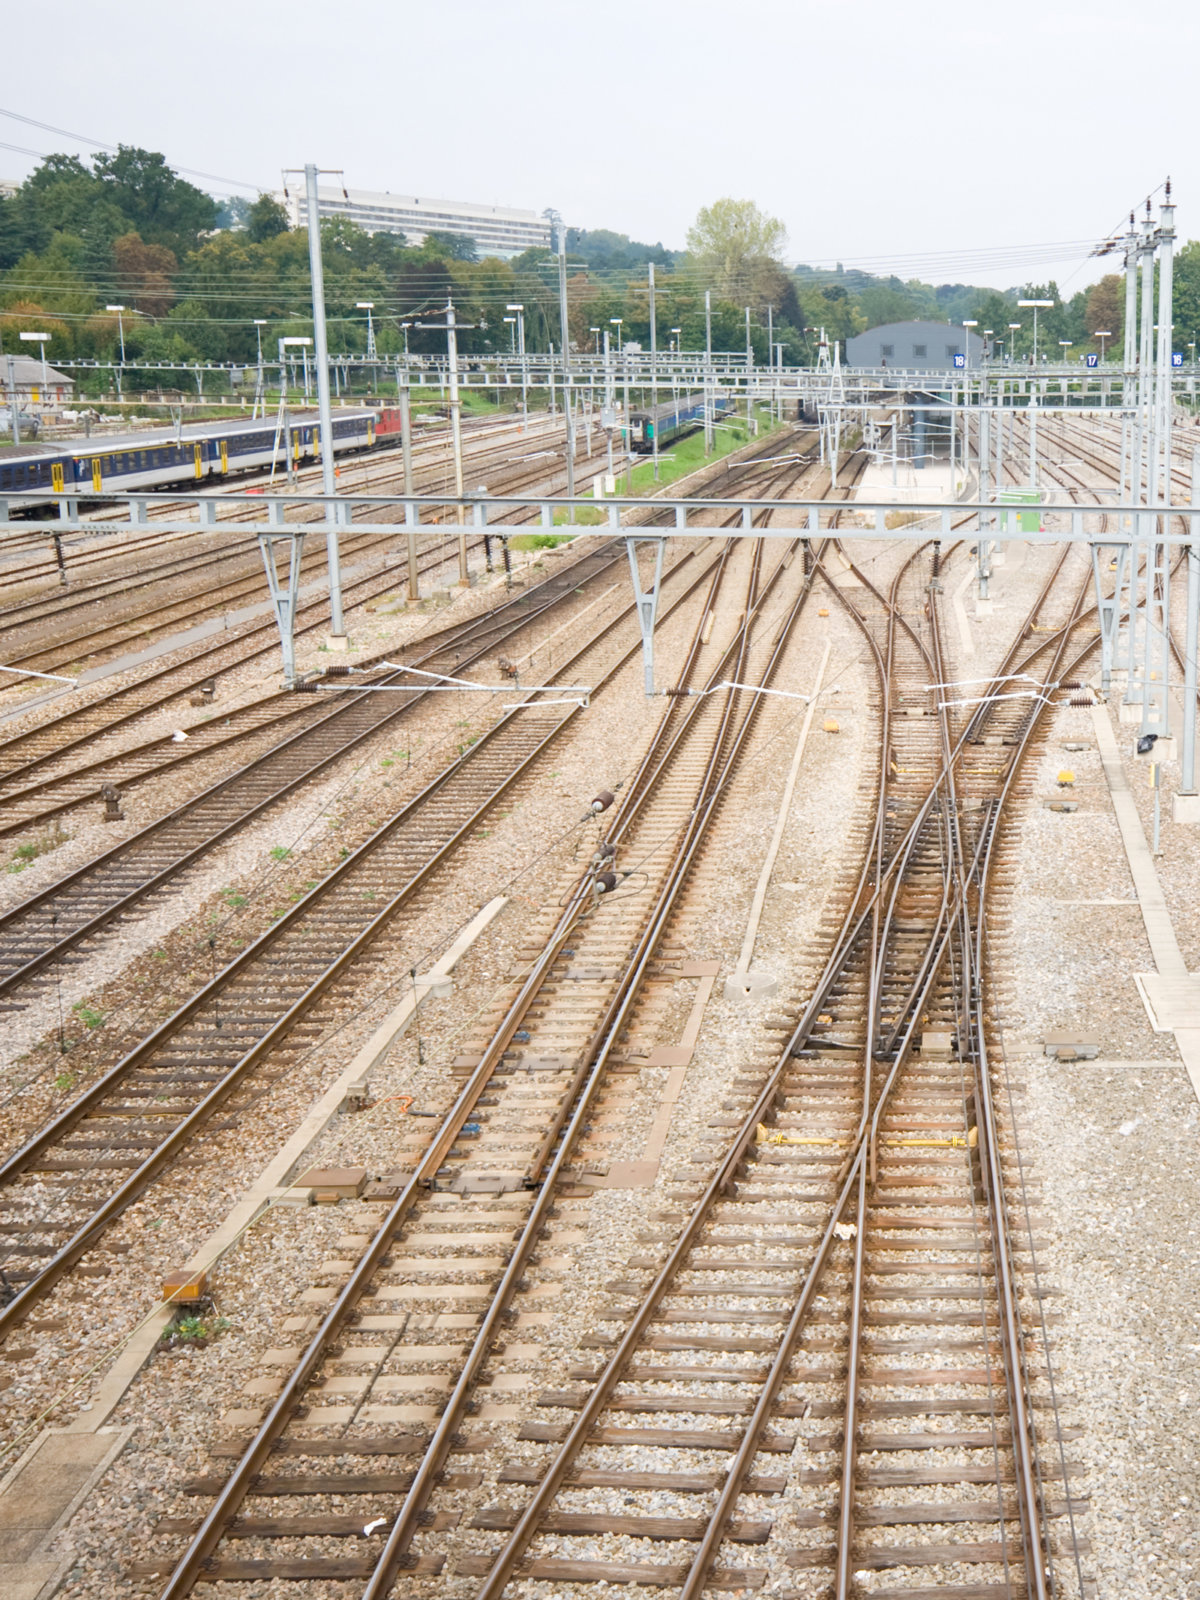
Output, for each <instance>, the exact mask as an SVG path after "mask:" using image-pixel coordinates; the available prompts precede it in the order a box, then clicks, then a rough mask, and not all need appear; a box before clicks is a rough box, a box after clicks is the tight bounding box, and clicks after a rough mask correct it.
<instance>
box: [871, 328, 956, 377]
mask: <svg viewBox="0 0 1200 1600" xmlns="http://www.w3.org/2000/svg"><path fill="white" fill-rule="evenodd" d="M964 334H966V335H967V337H968V338H969V339H970V341H971V344H970V349H969V350H968V351H967V359H968V360H969V361H970V363H971V365H972V366H973V367H975V366H978V365H979V363H980V362H981V361H982V360H983V350H984V344H983V340H982V339H981V338H980V337H979V335H978V334H977V333H976V332H975V331H974V329H972V328H964V327H963V326H962V324H961V323H958V324H955V323H952V322H887V323H884V325H883V326H882V327H881V328H868V329H867V331H866V333H857V334H855V336H854V337H853V338H852V339H847V340H846V360H847V362H848V363H849V365H850V366H852V367H882V366H888V367H909V368H917V369H918V370H919V371H921V372H952V371H953V370H954V357H955V356H956V355H961V354H962V353H963V335H964Z"/></svg>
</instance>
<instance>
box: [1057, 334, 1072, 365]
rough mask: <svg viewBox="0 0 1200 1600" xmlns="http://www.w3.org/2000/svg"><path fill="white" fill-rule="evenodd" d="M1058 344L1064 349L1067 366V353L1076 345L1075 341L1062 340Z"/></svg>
mask: <svg viewBox="0 0 1200 1600" xmlns="http://www.w3.org/2000/svg"><path fill="white" fill-rule="evenodd" d="M1058 343H1059V346H1060V348H1061V349H1062V353H1063V364H1064V365H1065V364H1066V360H1067V351H1068V350H1069V349H1070V348H1071V346H1072V345H1073V344H1074V343H1075V341H1074V339H1060V340H1059V341H1058Z"/></svg>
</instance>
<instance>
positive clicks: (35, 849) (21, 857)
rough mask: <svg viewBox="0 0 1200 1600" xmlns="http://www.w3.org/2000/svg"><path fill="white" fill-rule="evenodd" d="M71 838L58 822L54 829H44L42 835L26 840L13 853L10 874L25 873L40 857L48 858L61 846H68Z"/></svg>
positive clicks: (35, 835) (9, 868)
mask: <svg viewBox="0 0 1200 1600" xmlns="http://www.w3.org/2000/svg"><path fill="white" fill-rule="evenodd" d="M70 838H71V835H70V834H69V833H65V832H64V831H63V829H62V828H60V827H59V825H58V823H57V822H56V823H55V824H54V826H53V827H52V828H43V829H42V831H41V833H35V834H34V836H33V838H32V839H26V841H25V843H24V844H19V845H18V846H17V848H16V849H15V850H14V851H13V855H12V860H11V861H10V862H9V863H8V870H9V871H10V872H24V871H25V868H26V867H28V866H31V865H32V864H33V863H34V862H35V861H36V860H37V858H38V857H39V856H48V855H49V854H50V852H51V851H52V850H57V849H58V847H59V845H60V844H66V843H67V841H68V840H69V839H70Z"/></svg>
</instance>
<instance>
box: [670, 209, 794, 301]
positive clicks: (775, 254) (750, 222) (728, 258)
mask: <svg viewBox="0 0 1200 1600" xmlns="http://www.w3.org/2000/svg"><path fill="white" fill-rule="evenodd" d="M786 244H787V230H786V229H785V228H784V226H783V223H782V222H780V221H779V219H778V217H771V216H768V215H767V213H766V212H765V211H760V210H759V208H758V206H756V205H755V204H754V202H753V200H732V199H728V198H726V199H723V200H716V201H714V202H713V204H712V205H711V206H702V207H701V209H700V211H699V212H698V213H697V215H696V220H695V222H694V223H693V224H692V226H691V227H690V228H689V229H688V234H687V245H688V250H689V252H690V254H691V256H692V259H693V260H694V262H695V263H696V265H697V267H699V269H700V270H701V272H702V273H707V274H708V275H709V276H710V277H711V278H712V282H713V287H714V288H715V289H716V290H717V292H718V293H719V294H721V295H724V296H725V297H726V298H728V299H731V300H735V301H736V300H738V299H741V300H743V302H745V301H746V300H749V303H750V304H751V305H752V306H758V305H765V304H767V303H768V302H769V301H771V300H772V299H773V298H775V297H778V296H781V295H782V293H783V288H782V279H783V278H784V277H785V276H786V275H785V274H784V272H783V268H782V261H783V251H784V247H785V245H786Z"/></svg>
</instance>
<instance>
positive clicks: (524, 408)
mask: <svg viewBox="0 0 1200 1600" xmlns="http://www.w3.org/2000/svg"><path fill="white" fill-rule="evenodd" d="M504 309H505V310H506V311H515V312H516V314H517V354H518V355H519V356H520V358H521V432H522V433H524V432H525V431H526V430H527V429H528V427H529V374H528V371H527V369H526V366H525V306H524V303H523V302H522V304H520V305H515V306H505V308H504Z"/></svg>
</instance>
